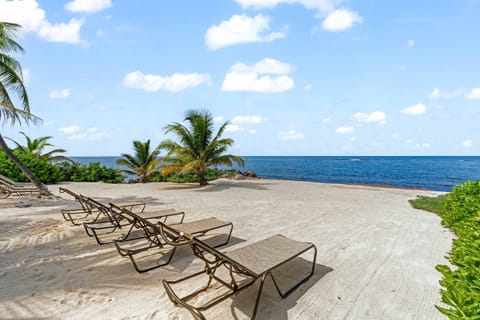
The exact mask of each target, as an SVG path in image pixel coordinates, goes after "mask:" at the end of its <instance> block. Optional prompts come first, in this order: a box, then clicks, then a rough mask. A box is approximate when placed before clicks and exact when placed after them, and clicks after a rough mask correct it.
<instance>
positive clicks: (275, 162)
mask: <svg viewBox="0 0 480 320" xmlns="http://www.w3.org/2000/svg"><path fill="white" fill-rule="evenodd" d="M118 158H119V157H113V156H110V157H71V159H72V160H74V161H77V162H80V163H89V162H100V163H101V164H102V165H105V166H108V167H112V168H119V167H118V166H117V165H116V163H115V161H116V159H118ZM243 158H244V159H245V167H244V168H237V169H240V170H242V171H247V170H249V171H254V172H255V173H256V174H257V175H258V176H259V177H262V178H270V179H279V180H298V181H310V182H323V183H344V184H356V185H370V186H386V187H388V186H392V187H400V188H414V189H428V190H434V191H450V190H451V189H452V187H453V186H455V185H457V184H459V183H463V182H465V181H469V180H478V179H480V156H388V157H385V156H246V157H243Z"/></svg>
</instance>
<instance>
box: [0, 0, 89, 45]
mask: <svg viewBox="0 0 480 320" xmlns="http://www.w3.org/2000/svg"><path fill="white" fill-rule="evenodd" d="M0 21H9V22H14V23H18V24H20V25H21V26H22V32H25V33H30V32H31V33H35V34H36V35H38V36H39V37H40V38H42V39H44V40H47V41H52V42H65V43H72V44H77V43H81V39H80V29H81V27H82V25H83V19H71V20H70V21H69V22H68V23H64V22H62V23H55V24H53V23H51V22H49V21H48V20H47V18H46V14H45V10H43V9H42V8H40V6H39V4H38V3H37V1H36V0H13V1H6V0H0Z"/></svg>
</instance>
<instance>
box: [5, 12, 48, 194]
mask: <svg viewBox="0 0 480 320" xmlns="http://www.w3.org/2000/svg"><path fill="white" fill-rule="evenodd" d="M18 29H20V25H18V24H15V23H9V22H1V21H0V120H3V122H10V123H11V124H15V123H16V122H18V123H21V120H22V119H23V120H24V121H25V122H27V123H28V122H29V121H32V122H38V121H40V119H39V118H37V117H35V116H34V115H33V114H31V113H30V103H29V101H28V95H27V90H26V89H25V86H24V84H23V77H22V67H21V65H20V63H19V62H18V61H17V60H16V59H15V58H13V57H12V56H10V54H11V53H14V52H23V48H22V46H20V44H18V42H16V41H15V39H14V35H15V32H17V30H18ZM9 92H12V93H13V94H14V95H15V96H16V97H17V99H18V100H19V101H20V105H21V108H17V107H16V106H15V105H14V103H13V102H12V98H11V97H10V94H9ZM0 148H1V149H3V151H5V153H6V155H7V156H8V157H9V158H10V159H11V160H12V161H13V162H14V163H15V164H16V165H17V166H18V167H19V168H20V170H22V172H23V173H24V174H25V176H27V178H28V179H29V180H30V181H31V182H32V183H33V184H34V185H35V186H36V187H38V188H39V189H40V190H41V191H42V193H43V194H45V195H51V193H50V191H48V189H47V187H46V186H45V185H43V184H42V183H41V181H40V180H38V178H37V177H36V176H35V175H34V174H33V173H32V172H31V171H30V170H29V169H28V168H27V167H26V166H25V165H24V164H23V163H22V162H21V161H20V160H19V159H18V158H17V157H16V156H15V155H14V154H13V153H12V151H11V150H10V148H9V147H8V146H7V144H6V143H5V140H4V139H3V136H2V135H1V134H0Z"/></svg>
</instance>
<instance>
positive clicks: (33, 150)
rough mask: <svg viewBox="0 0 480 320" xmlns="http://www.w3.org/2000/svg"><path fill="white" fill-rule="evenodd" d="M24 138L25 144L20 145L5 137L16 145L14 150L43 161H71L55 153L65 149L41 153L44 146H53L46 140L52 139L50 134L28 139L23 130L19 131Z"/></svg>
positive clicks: (63, 151) (62, 151)
mask: <svg viewBox="0 0 480 320" xmlns="http://www.w3.org/2000/svg"><path fill="white" fill-rule="evenodd" d="M20 133H21V134H22V135H23V136H24V137H25V139H26V140H27V144H26V145H25V146H22V145H21V144H20V143H18V142H17V141H15V140H13V139H10V138H8V137H7V139H8V140H10V141H12V142H13V143H15V145H16V148H15V149H16V150H18V151H20V152H22V153H24V154H27V155H29V156H32V157H37V158H40V159H42V160H43V161H46V162H59V161H69V162H73V161H72V160H71V159H69V158H67V157H65V156H62V155H56V154H58V153H65V152H67V150H65V149H53V150H50V151H48V152H45V153H42V152H43V149H45V147H53V144H51V143H49V142H48V140H50V139H52V137H51V136H46V137H40V138H36V139H33V140H32V139H30V137H29V136H27V135H26V134H25V132H20Z"/></svg>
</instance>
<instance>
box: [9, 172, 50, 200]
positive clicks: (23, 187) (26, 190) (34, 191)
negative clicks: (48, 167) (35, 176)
mask: <svg viewBox="0 0 480 320" xmlns="http://www.w3.org/2000/svg"><path fill="white" fill-rule="evenodd" d="M40 192H41V191H40V189H38V188H37V187H35V185H33V184H32V183H19V182H15V181H12V180H10V179H9V178H7V177H5V176H2V175H0V198H2V199H6V198H8V197H10V196H12V195H15V196H29V195H37V196H38V195H40Z"/></svg>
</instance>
